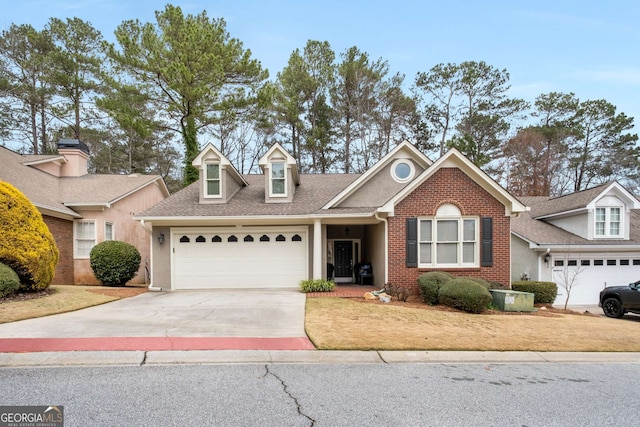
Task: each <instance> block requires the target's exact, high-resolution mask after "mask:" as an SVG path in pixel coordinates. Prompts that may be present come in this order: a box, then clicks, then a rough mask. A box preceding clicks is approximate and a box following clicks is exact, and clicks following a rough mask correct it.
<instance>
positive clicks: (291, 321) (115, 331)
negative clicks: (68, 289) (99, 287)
mask: <svg viewBox="0 0 640 427" xmlns="http://www.w3.org/2000/svg"><path fill="white" fill-rule="evenodd" d="M304 305H305V294H303V293H301V292H299V291H296V290H291V291H289V290H244V289H243V290H206V291H174V292H147V293H145V294H142V295H138V296H135V297H131V298H125V299H122V300H118V301H115V302H111V303H107V304H103V305H99V306H95V307H90V308H86V309H83V310H79V311H74V312H71V313H63V314H56V315H53V316H47V317H41V318H38V319H29V320H22V321H19V322H12V323H6V324H0V339H1V338H95V337H261V338H291V337H305V338H306V334H305V331H304Z"/></svg>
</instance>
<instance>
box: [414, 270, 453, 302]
mask: <svg viewBox="0 0 640 427" xmlns="http://www.w3.org/2000/svg"><path fill="white" fill-rule="evenodd" d="M453 277H454V276H453V275H452V274H450V273H445V272H443V271H430V272H428V273H424V274H422V275H420V277H418V288H419V289H420V296H422V300H423V301H424V302H425V303H427V304H431V305H438V291H439V290H440V287H442V285H444V284H445V283H447V282H448V281H449V280H451V279H453Z"/></svg>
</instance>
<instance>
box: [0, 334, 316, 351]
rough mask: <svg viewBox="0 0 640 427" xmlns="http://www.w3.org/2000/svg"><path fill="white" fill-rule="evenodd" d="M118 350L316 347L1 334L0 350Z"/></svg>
mask: <svg viewBox="0 0 640 427" xmlns="http://www.w3.org/2000/svg"><path fill="white" fill-rule="evenodd" d="M118 350H119V351H136V350H137V351H162V350H315V347H314V346H313V344H312V343H311V341H309V339H308V338H306V337H304V338H303V337H300V338H252V337H103V338H0V353H35V352H44V351H118Z"/></svg>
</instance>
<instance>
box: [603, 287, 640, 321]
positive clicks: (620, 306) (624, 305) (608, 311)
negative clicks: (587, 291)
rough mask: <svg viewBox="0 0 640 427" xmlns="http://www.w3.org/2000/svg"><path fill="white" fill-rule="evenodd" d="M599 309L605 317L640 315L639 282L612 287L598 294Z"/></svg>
mask: <svg viewBox="0 0 640 427" xmlns="http://www.w3.org/2000/svg"><path fill="white" fill-rule="evenodd" d="M598 306H599V307H602V311H604V314H605V316H607V317H618V318H619V317H622V316H624V314H625V313H636V314H640V280H638V281H637V282H634V283H630V284H629V285H628V286H612V287H610V288H604V289H603V290H602V292H600V303H599V304H598Z"/></svg>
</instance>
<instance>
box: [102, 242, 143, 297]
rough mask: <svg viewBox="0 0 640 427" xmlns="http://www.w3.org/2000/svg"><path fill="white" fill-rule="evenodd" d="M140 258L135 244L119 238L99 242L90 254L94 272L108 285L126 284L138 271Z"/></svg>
mask: <svg viewBox="0 0 640 427" xmlns="http://www.w3.org/2000/svg"><path fill="white" fill-rule="evenodd" d="M140 260H141V259H140V252H138V250H137V249H136V248H135V246H133V245H130V244H129V243H127V242H121V241H118V240H108V241H106V242H101V243H98V244H97V245H95V246H94V247H93V249H91V253H90V254H89V263H90V265H91V269H92V270H93V274H95V276H96V279H98V280H99V281H100V282H102V284H103V285H106V286H124V285H125V283H127V282H128V281H129V280H131V279H133V277H134V276H135V275H136V273H137V272H138V269H139V268H140Z"/></svg>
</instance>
